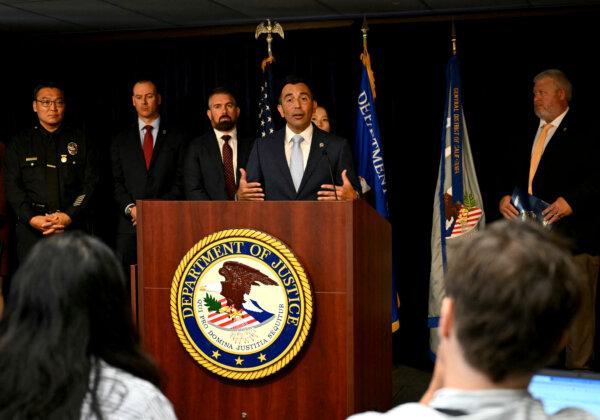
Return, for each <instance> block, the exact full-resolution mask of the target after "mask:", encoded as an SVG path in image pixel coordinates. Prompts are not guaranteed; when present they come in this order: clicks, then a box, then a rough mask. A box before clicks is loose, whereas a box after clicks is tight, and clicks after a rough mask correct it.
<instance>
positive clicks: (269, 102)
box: [255, 19, 285, 137]
mask: <svg viewBox="0 0 600 420" xmlns="http://www.w3.org/2000/svg"><path fill="white" fill-rule="evenodd" d="M262 34H267V57H265V58H264V59H263V60H262V62H261V63H260V68H261V70H262V81H261V84H260V97H259V101H258V123H259V126H258V132H257V134H258V136H259V137H266V136H268V135H269V134H272V133H273V132H274V131H275V124H274V122H273V112H272V109H273V106H274V102H273V99H272V98H273V80H272V79H273V72H272V68H271V64H273V62H274V61H275V57H274V56H273V49H272V47H271V43H272V42H273V34H277V35H279V36H280V37H281V38H282V39H285V36H284V33H283V28H282V27H281V25H280V24H279V23H277V22H273V23H271V21H270V20H269V19H267V20H266V21H265V22H261V23H260V24H259V25H258V26H257V27H256V32H255V38H256V39H258V38H259V37H260V36H261V35H262Z"/></svg>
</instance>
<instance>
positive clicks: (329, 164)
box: [319, 143, 339, 201]
mask: <svg viewBox="0 0 600 420" xmlns="http://www.w3.org/2000/svg"><path fill="white" fill-rule="evenodd" d="M319 148H320V149H321V154H322V155H323V156H325V159H327V166H328V167H329V177H330V178H331V185H333V195H335V201H339V198H338V195H337V188H335V179H334V178H333V171H332V170H331V161H330V160H329V155H328V154H327V147H326V146H325V143H319Z"/></svg>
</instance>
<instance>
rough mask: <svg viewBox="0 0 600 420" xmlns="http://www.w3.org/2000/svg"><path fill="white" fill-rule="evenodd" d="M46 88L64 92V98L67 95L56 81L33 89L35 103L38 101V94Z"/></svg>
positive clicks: (41, 84)
mask: <svg viewBox="0 0 600 420" xmlns="http://www.w3.org/2000/svg"><path fill="white" fill-rule="evenodd" d="M45 88H50V89H58V90H60V91H61V92H62V94H63V96H64V94H65V90H64V89H63V87H62V86H61V85H60V84H59V83H57V82H54V81H47V82H42V83H40V84H39V85H37V86H36V87H34V88H33V100H34V101H35V100H37V94H38V93H39V91H40V90H42V89H45Z"/></svg>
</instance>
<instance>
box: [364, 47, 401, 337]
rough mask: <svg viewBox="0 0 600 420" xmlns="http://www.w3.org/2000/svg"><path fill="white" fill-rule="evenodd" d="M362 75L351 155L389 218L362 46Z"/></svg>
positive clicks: (369, 75) (380, 210) (394, 306)
mask: <svg viewBox="0 0 600 420" xmlns="http://www.w3.org/2000/svg"><path fill="white" fill-rule="evenodd" d="M361 60H362V77H361V81H360V89H359V93H358V100H357V107H358V111H357V113H356V138H355V142H354V156H355V159H356V164H357V165H356V170H357V174H358V176H359V179H360V183H361V187H362V193H365V192H367V191H369V190H371V191H372V192H373V198H374V203H375V209H376V210H377V212H378V213H379V214H380V215H381V216H382V217H384V218H385V219H386V220H389V211H388V201H387V183H386V179H385V167H384V164H383V149H382V148H381V136H380V134H379V133H380V132H379V124H378V122H377V114H376V112H375V78H374V76H373V71H372V70H371V59H370V57H369V53H368V51H367V48H366V45H365V47H364V50H363V53H362V55H361ZM391 283H392V284H391V286H392V332H393V331H396V330H397V329H398V328H399V326H400V321H399V318H398V307H399V299H398V294H397V292H396V282H395V276H394V275H393V274H392V279H391Z"/></svg>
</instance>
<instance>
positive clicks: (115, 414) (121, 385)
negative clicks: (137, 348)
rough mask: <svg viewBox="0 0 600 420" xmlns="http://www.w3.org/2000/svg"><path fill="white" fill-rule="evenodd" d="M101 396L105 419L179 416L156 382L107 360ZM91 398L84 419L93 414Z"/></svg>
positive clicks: (170, 417) (85, 408)
mask: <svg viewBox="0 0 600 420" xmlns="http://www.w3.org/2000/svg"><path fill="white" fill-rule="evenodd" d="M97 396H98V400H99V403H100V408H101V411H102V415H103V416H104V418H105V419H109V420H113V419H114V420H117V419H118V420H134V419H157V420H158V419H161V420H162V419H176V418H177V417H176V416H175V412H174V410H173V406H172V405H171V403H170V402H169V400H168V399H167V398H166V397H165V396H164V395H163V394H162V393H161V392H160V390H159V389H158V388H156V387H155V386H154V385H153V384H151V383H150V382H148V381H146V380H143V379H140V378H138V377H136V376H133V375H131V374H130V373H127V372H125V371H123V370H121V369H118V368H115V367H114V366H111V365H109V364H107V363H105V362H103V361H102V362H101V371H100V381H99V384H98V391H97ZM89 399H90V396H89V394H88V395H87V396H86V399H85V401H84V404H83V408H82V413H81V414H82V415H81V418H82V419H83V418H88V417H89V414H90V404H89V402H90V401H89Z"/></svg>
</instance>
